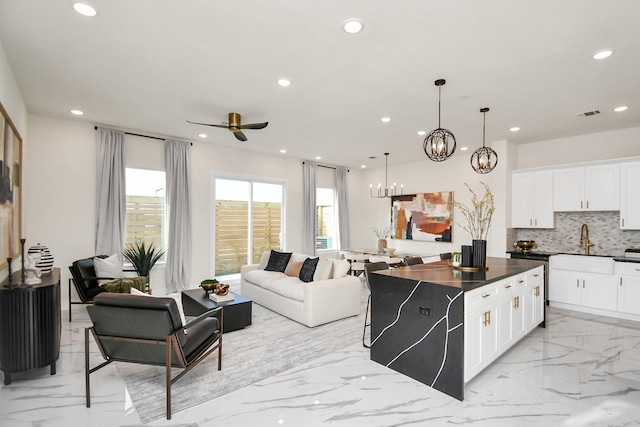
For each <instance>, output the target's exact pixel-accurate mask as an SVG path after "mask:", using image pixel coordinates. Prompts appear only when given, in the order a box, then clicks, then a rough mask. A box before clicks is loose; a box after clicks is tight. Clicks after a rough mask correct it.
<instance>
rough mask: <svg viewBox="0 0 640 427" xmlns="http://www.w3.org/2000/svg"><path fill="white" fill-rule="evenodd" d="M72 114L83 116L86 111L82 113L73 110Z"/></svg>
mask: <svg viewBox="0 0 640 427" xmlns="http://www.w3.org/2000/svg"><path fill="white" fill-rule="evenodd" d="M71 114H73V115H75V116H81V115H83V114H84V111H80V110H71Z"/></svg>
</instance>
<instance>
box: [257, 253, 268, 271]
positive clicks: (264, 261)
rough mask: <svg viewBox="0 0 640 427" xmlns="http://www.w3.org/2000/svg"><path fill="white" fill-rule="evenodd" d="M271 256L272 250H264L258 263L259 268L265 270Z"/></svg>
mask: <svg viewBox="0 0 640 427" xmlns="http://www.w3.org/2000/svg"><path fill="white" fill-rule="evenodd" d="M270 256H271V252H269V251H264V252H262V256H261V257H260V263H259V264H258V270H264V268H265V267H266V266H267V263H268V262H269V257H270Z"/></svg>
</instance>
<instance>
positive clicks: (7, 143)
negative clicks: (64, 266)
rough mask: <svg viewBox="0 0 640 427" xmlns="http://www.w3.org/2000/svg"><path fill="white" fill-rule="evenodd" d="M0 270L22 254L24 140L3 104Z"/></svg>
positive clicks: (0, 138) (0, 161)
mask: <svg viewBox="0 0 640 427" xmlns="http://www.w3.org/2000/svg"><path fill="white" fill-rule="evenodd" d="M0 112H2V117H0V268H5V267H7V265H8V264H7V259H8V258H12V259H16V258H18V257H19V256H20V254H21V248H20V237H21V236H22V138H21V137H20V133H18V129H16V127H15V125H14V124H13V122H12V121H11V118H10V117H9V114H8V113H7V110H5V108H4V106H3V105H2V103H0Z"/></svg>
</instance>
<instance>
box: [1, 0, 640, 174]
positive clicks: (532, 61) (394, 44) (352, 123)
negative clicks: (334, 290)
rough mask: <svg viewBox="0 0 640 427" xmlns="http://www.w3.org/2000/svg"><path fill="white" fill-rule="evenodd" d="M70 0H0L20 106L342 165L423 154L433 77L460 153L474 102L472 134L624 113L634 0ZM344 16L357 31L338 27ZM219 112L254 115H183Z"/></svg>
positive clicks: (634, 77)
mask: <svg viewBox="0 0 640 427" xmlns="http://www.w3.org/2000/svg"><path fill="white" fill-rule="evenodd" d="M72 3H73V0H59V1H41V0H0V40H1V41H2V44H3V45H4V48H5V50H6V52H7V55H8V57H9V61H10V63H11V66H12V69H13V73H14V75H15V78H16V80H17V82H18V85H19V87H20V90H21V92H22V95H23V96H24V99H25V102H26V104H27V108H28V110H29V112H31V113H36V114H41V115H46V116H52V117H59V118H65V119H72V120H81V121H87V122H89V123H95V124H102V125H107V126H112V127H117V128H122V129H129V130H135V131H138V132H143V133H150V134H155V135H166V136H172V137H179V138H185V139H190V140H194V141H202V142H201V143H210V144H220V145H225V146H233V147H243V148H246V149H248V150H256V151H262V152H267V153H272V154H275V155H280V154H279V150H280V149H283V148H284V149H286V150H287V151H288V152H287V154H285V155H286V156H293V157H296V158H302V159H313V158H314V156H322V161H323V162H326V163H330V164H338V165H345V166H349V167H358V166H359V165H361V164H367V165H369V167H380V166H382V165H383V164H384V160H383V159H384V156H383V155H382V154H383V153H384V152H385V151H389V152H391V156H390V158H389V164H398V163H405V162H411V161H416V160H420V159H426V157H425V154H424V152H423V150H422V140H423V138H424V137H421V136H419V135H417V131H419V130H426V131H430V130H432V129H434V128H436V127H437V124H438V90H437V87H436V86H434V81H435V80H436V79H439V78H444V79H446V80H447V83H446V85H445V86H443V87H442V119H441V122H442V123H441V124H442V127H444V128H448V129H450V130H451V131H452V132H453V133H454V134H455V135H456V138H457V140H458V146H469V147H470V150H469V151H467V152H465V153H462V152H460V151H457V152H456V155H463V156H470V153H471V151H472V150H474V149H475V148H478V147H479V146H481V145H482V114H481V113H480V112H479V109H480V108H481V107H489V108H490V109H491V110H490V111H489V112H488V113H487V116H486V120H487V125H486V132H487V133H486V138H487V143H489V142H491V141H495V140H500V139H509V140H512V141H515V142H517V143H527V142H533V141H539V140H545V139H554V138H559V137H564V136H572V135H579V134H584V133H592V132H598V131H603V130H610V129H618V128H625V127H631V126H639V125H640V73H639V72H640V48H639V46H640V1H637V0H616V1H610V0H609V1H607V0H562V1H558V0H536V1H531V0H439V1H438V0H403V1H399V0H384V1H383V0H349V1H345V0H307V1H301V0H271V1H259V0H235V1H213V0H189V1H177V0H174V1H169V0H135V1H132V0H91V1H90V2H89V3H90V4H92V5H93V6H94V7H95V8H96V9H97V10H98V15H97V16H96V17H94V18H87V17H83V16H81V15H79V14H77V13H76V12H75V11H74V10H73V8H72ZM354 17H355V18H358V19H360V20H361V21H362V22H363V23H364V29H363V31H362V32H361V33H359V34H357V35H351V34H347V33H346V32H345V31H343V29H342V24H343V22H344V21H345V20H347V19H348V18H354ZM604 48H611V49H613V50H614V51H615V53H614V55H613V56H611V57H610V58H608V59H606V60H602V61H596V60H594V59H592V55H593V53H594V52H596V51H598V50H601V49H604ZM281 77H287V78H289V79H291V80H292V82H293V84H292V85H291V86H290V87H288V88H282V87H280V86H278V85H277V84H276V81H277V80H278V79H279V78H281ZM619 105H628V106H629V109H628V110H627V111H626V112H623V113H615V112H613V108H614V107H616V106H619ZM73 108H77V109H80V110H83V111H84V112H85V115H84V116H82V117H80V118H76V117H73V116H71V115H70V114H69V110H71V109H73ZM594 109H599V110H600V111H601V114H600V115H597V116H594V117H589V118H585V117H580V116H579V115H578V113H580V112H584V111H590V110H594ZM229 112H238V113H240V114H242V117H243V123H250V122H262V121H269V126H268V127H267V128H266V129H264V130H253V131H252V130H248V131H246V132H245V134H246V135H247V138H248V141H247V142H240V141H237V140H236V139H235V138H234V137H233V135H232V134H231V133H230V132H228V131H227V130H224V129H217V128H211V127H204V126H197V125H192V124H188V123H186V122H185V120H186V119H190V120H193V121H198V122H207V123H217V124H219V123H221V122H222V121H226V120H227V113H229ZM384 116H389V117H391V119H392V120H391V122H390V123H387V124H384V123H382V122H381V121H380V119H381V118H382V117H384ZM512 126H519V127H520V128H521V131H520V132H518V133H512V132H510V131H509V128H510V127H512ZM201 132H205V133H207V134H208V135H209V137H208V138H207V139H206V140H200V138H198V136H197V135H198V134H199V133H201ZM498 154H500V153H498ZM369 156H378V158H377V159H376V160H370V159H368V157H369Z"/></svg>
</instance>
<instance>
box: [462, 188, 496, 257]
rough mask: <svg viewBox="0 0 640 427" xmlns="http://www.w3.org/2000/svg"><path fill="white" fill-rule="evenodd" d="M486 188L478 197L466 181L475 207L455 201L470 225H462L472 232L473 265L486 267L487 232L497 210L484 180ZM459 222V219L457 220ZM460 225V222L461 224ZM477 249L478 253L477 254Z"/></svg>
mask: <svg viewBox="0 0 640 427" xmlns="http://www.w3.org/2000/svg"><path fill="white" fill-rule="evenodd" d="M480 183H481V184H482V185H483V186H484V189H485V192H484V196H483V197H482V199H478V196H477V195H476V193H475V192H474V191H473V190H472V189H471V187H470V186H469V184H467V183H466V182H465V184H464V185H465V186H466V187H467V188H468V189H469V191H470V192H471V195H472V197H471V203H473V208H469V207H467V206H465V205H463V204H462V203H460V202H454V204H455V206H456V207H457V208H458V209H460V211H461V212H462V215H464V217H465V218H466V219H467V223H468V226H465V225H461V227H462V228H463V229H464V230H466V231H467V232H468V233H469V234H471V239H473V240H472V245H473V261H472V267H476V268H484V267H485V266H486V265H487V240H486V239H487V234H488V232H489V227H491V218H492V217H493V212H494V211H495V202H494V198H493V193H491V189H489V186H488V185H487V184H485V183H484V182H480ZM456 223H457V221H456ZM459 225H460V224H459ZM476 251H477V254H476ZM462 257H463V265H464V247H463V253H462Z"/></svg>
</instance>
